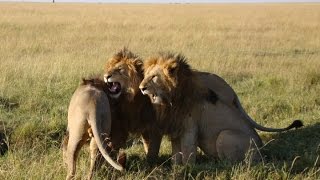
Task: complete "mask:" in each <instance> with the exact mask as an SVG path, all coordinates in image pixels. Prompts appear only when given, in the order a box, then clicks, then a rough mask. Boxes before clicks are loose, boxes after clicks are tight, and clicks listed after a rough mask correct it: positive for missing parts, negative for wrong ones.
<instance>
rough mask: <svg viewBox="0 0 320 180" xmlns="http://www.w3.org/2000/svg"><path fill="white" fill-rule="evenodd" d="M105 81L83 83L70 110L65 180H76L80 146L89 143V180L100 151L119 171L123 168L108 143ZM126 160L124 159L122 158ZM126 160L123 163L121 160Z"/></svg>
mask: <svg viewBox="0 0 320 180" xmlns="http://www.w3.org/2000/svg"><path fill="white" fill-rule="evenodd" d="M105 91H106V88H105V84H104V82H103V81H102V80H99V79H90V80H85V79H84V80H83V83H82V84H81V85H80V86H79V87H78V88H77V90H76V91H75V92H74V94H73V96H72V98H71V101H70V105H69V110H68V134H67V136H66V137H65V138H64V140H63V156H64V161H65V163H66V164H67V169H68V172H67V177H66V179H73V178H74V175H75V172H76V160H77V156H78V153H79V151H80V149H81V147H82V146H83V145H84V144H85V143H87V142H88V141H90V156H91V165H90V171H89V175H88V179H91V178H92V175H93V171H94V169H95V166H96V159H97V156H98V154H99V153H98V152H101V154H102V155H103V157H104V158H105V159H106V160H107V161H108V162H109V163H110V164H111V165H112V166H113V167H115V168H116V169H118V170H122V169H123V167H122V166H121V165H119V164H118V163H116V162H114V161H113V160H112V159H111V158H110V156H109V152H110V150H111V148H112V147H110V145H109V146H108V144H107V142H106V141H105V140H107V139H108V138H109V135H110V131H111V111H110V106H109V100H108V97H107V94H106V93H105ZM122 159H123V157H122ZM122 161H123V160H122Z"/></svg>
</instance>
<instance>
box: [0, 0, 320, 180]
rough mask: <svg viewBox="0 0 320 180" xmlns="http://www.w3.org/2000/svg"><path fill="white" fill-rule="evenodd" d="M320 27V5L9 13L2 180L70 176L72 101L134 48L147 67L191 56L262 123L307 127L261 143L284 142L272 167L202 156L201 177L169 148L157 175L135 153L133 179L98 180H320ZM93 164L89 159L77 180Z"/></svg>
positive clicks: (1, 98)
mask: <svg viewBox="0 0 320 180" xmlns="http://www.w3.org/2000/svg"><path fill="white" fill-rule="evenodd" d="M319 17H320V4H238V5H231V4H230V5H223V4H216V5H144V4H139V5H129V4H126V5H114V4H112V5H111V4H103V5H102V4H40V3H1V4H0V122H1V125H0V127H1V130H0V131H1V132H5V133H6V134H7V135H8V137H9V139H8V140H9V151H8V153H7V154H6V155H4V156H2V157H0V179H63V178H64V177H65V175H66V172H65V168H64V166H63V163H62V157H61V151H60V149H59V146H60V141H61V136H62V135H63V133H64V131H65V129H66V119H67V117H66V114H67V106H68V102H69V100H70V97H71V95H72V93H73V91H74V89H75V88H76V87H77V85H78V84H79V81H80V79H81V78H82V77H84V76H88V75H90V74H96V73H99V72H101V71H102V69H103V65H104V63H105V62H106V60H107V58H108V57H110V56H111V55H112V54H113V53H115V52H116V51H117V50H118V49H120V48H122V47H123V46H127V47H129V49H131V50H132V51H134V52H136V53H137V54H139V55H141V56H142V57H148V56H150V55H152V54H154V53H156V52H158V51H174V52H181V53H183V54H184V55H185V56H186V57H188V59H189V63H190V64H191V65H192V66H193V68H196V69H199V70H203V71H208V72H212V73H216V74H218V75H220V76H221V77H223V78H224V79H225V80H226V81H227V82H228V83H229V84H230V85H231V86H232V87H233V88H234V89H235V91H236V92H237V94H238V95H239V97H240V99H241V102H242V104H243V106H244V107H245V109H246V110H247V112H248V113H249V114H250V115H251V116H252V117H253V118H255V119H256V121H257V122H259V123H260V124H263V125H265V126H272V127H284V126H286V125H288V124H289V123H290V122H291V121H292V119H293V118H299V119H303V121H304V123H305V125H306V126H305V128H303V129H301V130H297V131H291V132H288V133H281V134H270V133H260V135H261V136H262V137H263V140H264V141H265V142H268V141H270V140H272V139H274V140H273V141H271V142H270V143H269V144H268V145H266V147H265V148H264V149H263V150H262V153H263V156H264V159H265V163H258V164H256V165H250V164H246V163H245V162H244V163H241V164H236V165H234V164H231V163H229V162H224V161H222V162H221V161H213V160H209V159H206V157H204V156H200V159H199V160H198V163H197V165H196V166H194V167H179V166H178V167H171V165H170V161H166V160H168V159H169V158H170V144H169V143H168V141H167V140H166V141H164V142H163V143H164V145H163V146H162V149H161V157H160V159H161V160H160V161H159V163H157V164H156V165H155V166H154V167H149V166H148V165H146V164H145V160H144V154H143V150H142V146H141V144H136V145H134V146H133V147H131V146H130V147H129V148H128V149H127V152H128V154H129V161H128V164H127V165H128V167H129V170H128V171H127V172H126V173H125V174H121V173H120V174H119V173H117V172H115V171H113V170H112V169H110V168H106V169H102V170H101V172H99V174H98V175H97V176H96V178H97V179H104V178H106V177H107V178H108V179H116V178H121V179H142V178H158V179H167V178H171V179H180V178H187V179H212V178H217V179H319V178H320V169H319V164H320V162H319V150H318V151H317V147H318V145H319V144H320V140H319V139H320V123H319V122H320V97H319V92H320V70H319V69H320V33H319V29H320V21H319ZM87 157H88V154H87V152H86V151H83V153H82V154H81V158H80V162H79V164H78V167H79V170H78V172H79V173H78V177H82V178H84V177H85V174H86V171H87V169H88V168H87V167H88V158H87ZM163 162H165V163H163ZM162 163H163V164H162Z"/></svg>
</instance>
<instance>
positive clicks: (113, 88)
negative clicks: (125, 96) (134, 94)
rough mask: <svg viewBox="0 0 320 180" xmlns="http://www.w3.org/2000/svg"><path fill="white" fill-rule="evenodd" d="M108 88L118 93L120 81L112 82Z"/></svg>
mask: <svg viewBox="0 0 320 180" xmlns="http://www.w3.org/2000/svg"><path fill="white" fill-rule="evenodd" d="M109 90H110V92H112V93H118V92H119V91H120V90H121V87H120V83H118V82H114V83H112V86H111V87H110V88H109Z"/></svg>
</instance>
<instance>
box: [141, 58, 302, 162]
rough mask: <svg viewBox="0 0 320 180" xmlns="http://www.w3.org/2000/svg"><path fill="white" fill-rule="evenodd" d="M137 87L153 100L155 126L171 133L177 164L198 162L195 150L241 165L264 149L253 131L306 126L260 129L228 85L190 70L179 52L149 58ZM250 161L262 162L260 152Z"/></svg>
mask: <svg viewBox="0 0 320 180" xmlns="http://www.w3.org/2000/svg"><path fill="white" fill-rule="evenodd" d="M218 79H219V78H218ZM213 81H215V82H218V83H217V84H213V83H212V82H213ZM215 85H217V86H220V88H219V87H215ZM221 86H222V87H221ZM139 88H140V90H141V92H142V93H143V94H144V95H147V96H148V97H149V98H150V100H151V101H152V103H153V106H154V108H155V110H156V114H157V119H156V124H157V126H158V127H161V129H162V130H163V131H162V133H163V134H167V135H169V137H170V139H171V143H172V154H173V155H174V158H173V161H174V163H177V164H181V163H183V164H186V163H191V164H193V163H195V158H196V156H195V155H196V150H197V146H198V147H200V149H201V150H202V151H203V152H204V153H205V154H207V155H208V156H212V157H218V158H220V159H223V158H227V159H229V160H231V161H241V160H243V159H244V158H245V155H246V154H247V153H248V152H249V151H250V152H252V151H251V150H255V149H257V148H259V147H261V146H262V140H261V138H260V137H259V135H258V134H257V132H256V131H255V128H257V129H262V130H265V131H268V130H272V131H284V130H288V129H291V128H298V127H300V126H302V122H301V121H300V120H296V121H294V122H293V123H292V124H291V125H290V126H288V127H287V128H282V129H272V128H265V127H263V126H260V125H258V124H257V123H256V122H254V121H253V120H252V119H251V118H250V117H249V116H248V115H247V114H246V113H245V112H244V110H243V108H242V107H241V105H240V102H239V100H238V98H237V96H236V94H235V93H234V91H233V90H232V88H231V87H230V86H228V85H226V83H224V81H223V80H222V81H221V80H217V79H216V76H215V75H210V74H209V75H208V74H207V75H206V73H202V72H198V71H195V70H192V69H191V67H190V66H189V64H188V63H187V60H186V58H185V57H184V56H183V55H181V54H173V53H160V54H159V55H158V56H155V57H151V58H149V59H147V60H146V61H145V63H144V79H143V80H142V82H141V84H140V86H139ZM213 89H217V90H218V91H217V92H218V93H217V92H215V91H214V90H213ZM224 89H227V90H228V92H227V93H224V92H223V90H224ZM230 89H231V90H230ZM243 113H244V114H245V115H244V114H243ZM248 117H249V118H248ZM251 121H253V122H251ZM252 157H253V159H257V158H258V154H257V151H253V154H252Z"/></svg>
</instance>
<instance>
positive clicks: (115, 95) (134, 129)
mask: <svg viewBox="0 0 320 180" xmlns="http://www.w3.org/2000/svg"><path fill="white" fill-rule="evenodd" d="M142 79H143V70H142V60H141V59H140V58H139V57H138V56H137V55H135V54H133V53H132V52H131V51H129V50H128V49H126V48H124V49H122V50H120V51H119V52H118V53H116V54H115V55H114V56H113V57H111V58H110V59H109V60H108V61H107V63H106V65H105V69H104V81H105V83H106V84H107V86H108V95H109V96H110V97H111V99H110V100H111V109H112V124H111V141H112V145H113V147H114V149H115V150H117V149H119V148H121V147H124V146H125V142H126V140H127V138H128V135H129V133H133V134H141V135H142V138H143V143H144V148H145V151H146V153H147V160H152V159H153V158H155V157H156V156H157V155H158V152H159V148H160V143H161V138H162V136H161V135H160V134H159V131H158V130H157V129H156V128H154V127H153V122H154V121H155V117H156V116H155V111H154V109H153V106H152V103H151V101H150V99H149V98H148V97H146V96H144V95H143V94H142V93H141V91H140V89H139V84H140V82H141V81H142Z"/></svg>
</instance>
